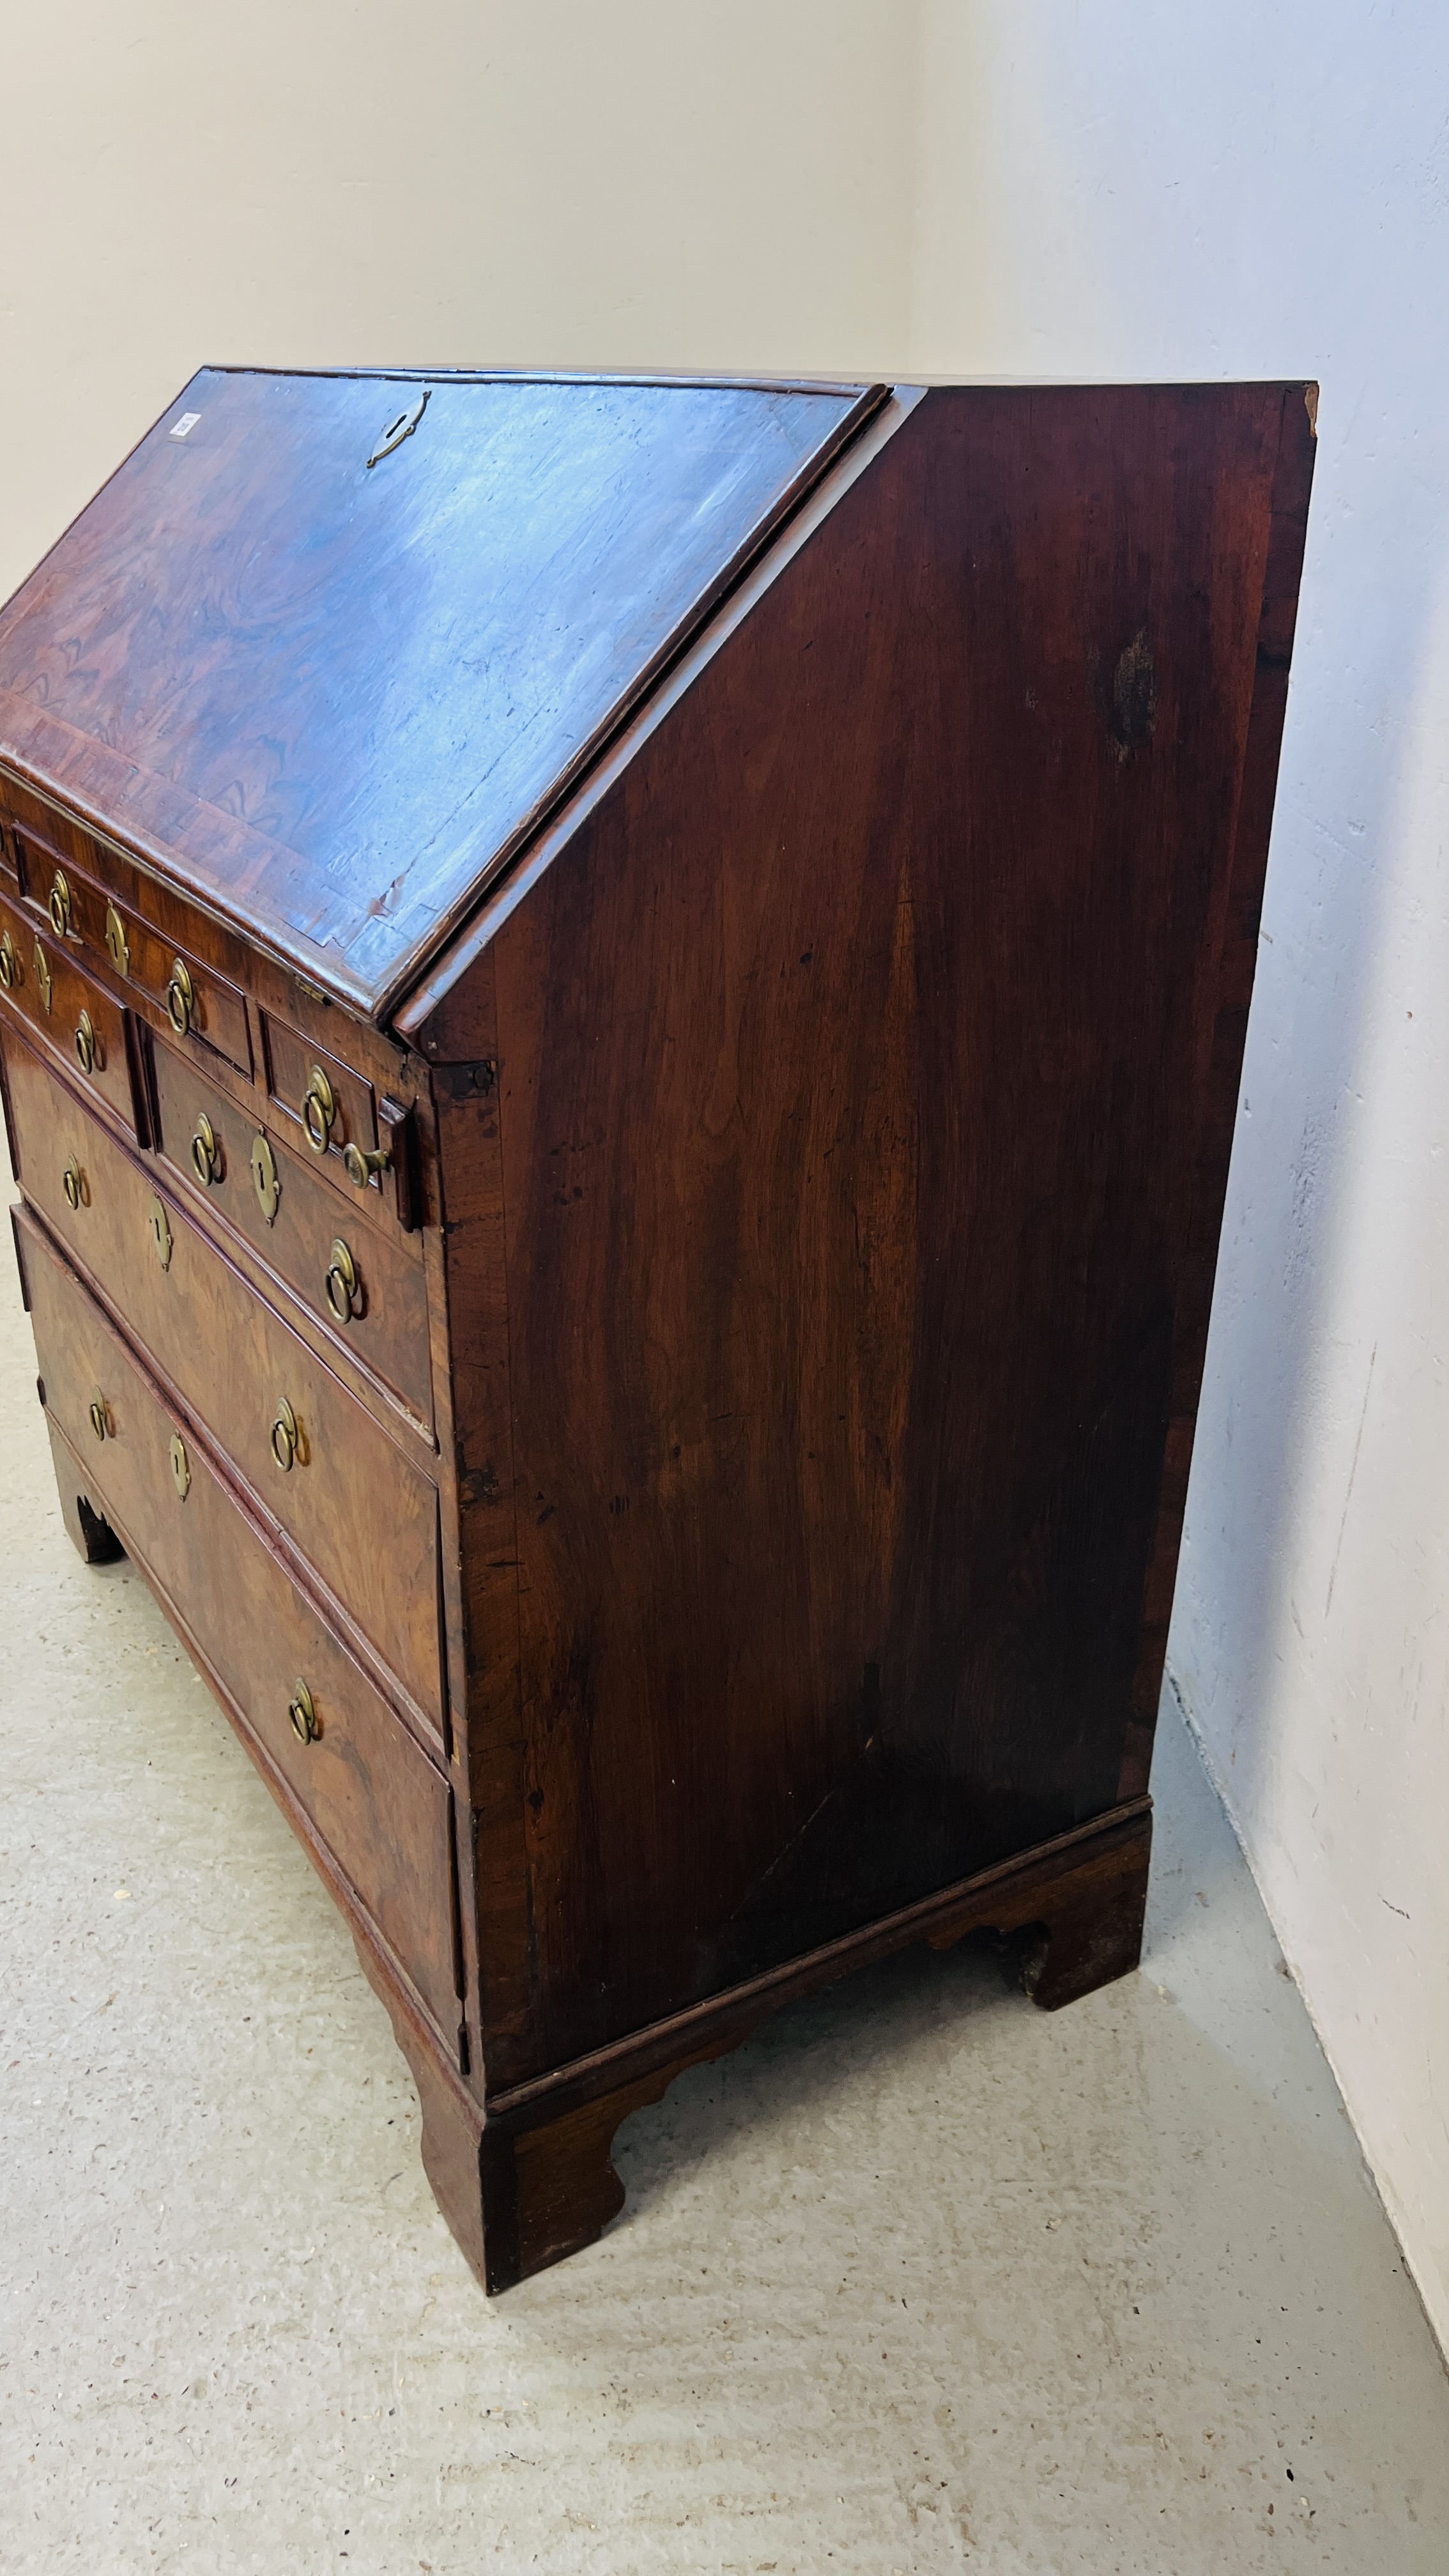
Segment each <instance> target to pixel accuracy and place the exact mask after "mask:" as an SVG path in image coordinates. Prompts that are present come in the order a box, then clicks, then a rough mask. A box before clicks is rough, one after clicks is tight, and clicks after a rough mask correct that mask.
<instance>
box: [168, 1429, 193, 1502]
mask: <svg viewBox="0 0 1449 2576" xmlns="http://www.w3.org/2000/svg"><path fill="white" fill-rule="evenodd" d="M171 1482H172V1484H173V1485H174V1486H175V1488H176V1491H177V1494H178V1495H179V1497H180V1499H181V1501H182V1502H183V1503H184V1502H185V1500H186V1497H187V1495H188V1494H189V1493H190V1491H191V1460H190V1459H189V1458H188V1457H187V1454H186V1443H185V1441H184V1440H183V1439H182V1437H181V1434H180V1432H179V1431H173V1432H172V1434H171Z"/></svg>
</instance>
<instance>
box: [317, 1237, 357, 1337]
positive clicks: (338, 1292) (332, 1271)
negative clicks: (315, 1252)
mask: <svg viewBox="0 0 1449 2576" xmlns="http://www.w3.org/2000/svg"><path fill="white" fill-rule="evenodd" d="M323 1284H324V1286H325V1289H326V1292H327V1303H328V1305H329V1306H330V1307H331V1309H332V1312H333V1314H334V1315H335V1316H336V1318H337V1321H338V1323H339V1324H350V1323H351V1321H352V1319H353V1316H354V1315H360V1314H361V1312H362V1280H361V1278H360V1276H359V1274H358V1268H357V1264H356V1262H355V1261H354V1260H353V1258H352V1253H351V1250H350V1248H349V1247H348V1245H347V1244H345V1243H344V1242H343V1240H342V1237H341V1235H340V1234H339V1235H338V1236H337V1238H336V1241H335V1242H334V1243H333V1246H332V1249H331V1251H330V1253H329V1254H328V1256H327V1277H326V1280H325V1281H324V1283H323Z"/></svg>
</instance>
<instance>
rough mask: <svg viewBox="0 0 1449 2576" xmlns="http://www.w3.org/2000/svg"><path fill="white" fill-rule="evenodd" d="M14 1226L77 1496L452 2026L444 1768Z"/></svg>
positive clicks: (92, 1315) (29, 1238)
mask: <svg viewBox="0 0 1449 2576" xmlns="http://www.w3.org/2000/svg"><path fill="white" fill-rule="evenodd" d="M17 1222H18V1231H19V1234H20V1237H21V1241H22V1258H23V1262H24V1268H25V1276H26V1284H27V1286H28V1289H29V1292H30V1305H31V1314H32V1318H33V1322H34V1327H35V1343H36V1351H37V1355H38V1358H39V1362H40V1371H41V1384H42V1387H43V1389H44V1402H45V1407H46V1411H47V1413H48V1414H49V1416H50V1419H51V1422H52V1424H53V1425H54V1426H55V1428H56V1429H57V1430H58V1431H59V1432H60V1433H61V1435H62V1436H63V1438H64V1440H65V1442H66V1444H67V1448H68V1450H69V1451H70V1453H71V1455H72V1459H73V1462H74V1473H75V1475H76V1477H77V1479H78V1484H77V1488H76V1490H77V1491H78V1492H80V1493H83V1494H84V1495H85V1497H86V1499H87V1500H88V1501H89V1502H90V1503H91V1505H92V1508H93V1509H95V1510H97V1511H99V1512H100V1513H102V1514H103V1516H104V1517H105V1518H106V1519H107V1520H108V1521H110V1523H111V1524H112V1526H113V1528H114V1529H115V1530H116V1532H117V1534H118V1535H119V1536H120V1537H121V1538H122V1540H123V1541H124V1543H125V1545H126V1546H127V1548H129V1549H130V1550H131V1551H132V1553H133V1554H134V1555H135V1556H137V1557H138V1559H139V1560H140V1562H141V1563H142V1564H143V1565H144V1566H145V1567H146V1568H147V1569H148V1571H149V1572H150V1573H151V1574H152V1575H153V1576H154V1578H155V1580H156V1582H157V1583H158V1584H159V1586H160V1588H161V1590H162V1592H163V1593H164V1594H165V1595H166V1597H167V1599H168V1600H169V1601H170V1603H171V1604H172V1605H173V1607H174V1608H175V1610H176V1612H177V1614H178V1616H179V1617H180V1619H181V1620H182V1621H183V1623H184V1625H185V1627H186V1628H187V1629H188V1630H189V1631H190V1634H191V1636H192V1638H193V1639H194V1641H195V1644H196V1646H197V1647H198V1648H199V1650H200V1652H201V1654H202V1656H203V1657H204V1659H205V1660H206V1662H207V1663H209V1664H210V1666H211V1668H212V1670H213V1672H214V1673H215V1674H216V1677H217V1679H218V1680H219V1681H220V1682H221V1683H222V1684H223V1686H224V1688H225V1689H226V1691H227V1692H228V1693H229V1695H230V1697H231V1698H232V1699H233V1701H234V1702H235V1703H236V1705H237V1706H238V1707H239V1708H240V1710H241V1712H242V1714H243V1716H244V1717H245V1719H246V1721H247V1723H248V1725H249V1726H250V1727H251V1728H252V1730H253V1732H254V1733H255V1735H256V1736H257V1738H258V1740H259V1742H260V1743H261V1744H262V1746H263V1747H264V1748H265V1750H266V1752H267V1753H268V1754H269V1755H270V1757H271V1760H272V1762H273V1764H274V1765H275V1767H276V1769H277V1770H278V1771H279V1772H280V1773H281V1774H282V1776H283V1778H284V1779H285V1781H286V1783H287V1786H288V1787H289V1788H290V1790H291V1791H292V1794H293V1796H294V1797H295V1798H296V1800H297V1802H298V1804H299V1805H300V1806H301V1807H302V1808H303V1809H304V1811H305V1813H306V1814H307V1816H308V1817H309V1819H310V1820H311V1823H312V1825H313V1827H314V1829H315V1831H316V1832H317V1834H318V1835H319V1836H320V1838H321V1840H322V1841H323V1842H324V1843H325V1844H326V1846H327V1848H328V1850H329V1851H330V1852H331V1853H332V1855H333V1857H334V1858H335V1860H336V1861H337V1863H338V1865H339V1867H340V1869H341V1871H342V1873H343V1876H344V1877H345V1878H346V1879H347V1881H348V1883H349V1885H350V1886H351V1887H352V1888H353V1889H354V1890H355V1891H356V1893H357V1895H358V1896H359V1897H360V1899H361V1901H362V1903H363V1905H364V1906H365V1907H366V1909H367V1911H368V1913H369V1914H370V1915H371V1916H372V1918H373V1920H374V1921H375V1922H376V1924H377V1925H378V1927H379V1929H380V1930H381V1932H382V1934H383V1936H384V1938H385V1939H386V1940H387V1942H388V1943H389V1944H390V1946H391V1948H392V1949H393V1950H394V1951H395V1952H396V1954H397V1956H398V1958H399V1959H400V1960H401V1962H402V1964H403V1966H404V1967H405V1968H406V1970H407V1972H408V1974H409V1976H410V1977H411V1978H412V1979H413V1981H414V1983H415V1984H416V1986H417V1988H418V1991H419V1993H420V1994H421V1995H422V1997H423V1999H424V2001H425V2002H426V2003H427V2004H428V2005H429V2006H430V2007H431V2009H432V2011H433V2013H434V2014H435V2016H436V2017H437V2019H438V2021H439V2023H440V2024H441V2025H442V2027H443V2029H444V2030H445V2031H452V2030H455V2029H456V2027H457V2020H458V2009H457V1993H458V1974H457V1948H456V1941H455V1933H454V1905H453V1894H452V1888H453V1869H452V1848H451V1833H452V1827H451V1792H450V1790H449V1787H448V1783H447V1781H446V1779H445V1778H444V1777H443V1776H442V1775H441V1774H440V1772H439V1771H438V1770H437V1769H436V1768H435V1766H434V1765H433V1763H431V1762H430V1761H429V1759H428V1757H427V1754H426V1753H425V1752H424V1751H423V1749H422V1748H421V1746H420V1745H419V1744H418V1743H417V1742H416V1741H415V1739H414V1738H413V1737H412V1736H411V1735H410V1734H409V1733H408V1731H407V1729H406V1728H405V1727H404V1726H403V1725H402V1724H401V1723H400V1721H399V1720H398V1719H397V1718H396V1717H395V1716H394V1715H393V1713H392V1711H391V1710H390V1709H389V1708H388V1707H387V1705H386V1703H385V1702H384V1701H383V1700H382V1699H380V1698H379V1696H378V1694H377V1693H376V1691H374V1690H373V1688H372V1686H371V1684H370V1683H369V1682H368V1681H367V1679H366V1677H365V1676H364V1674H363V1673H362V1672H361V1671H360V1670H359V1668H358V1666H357V1665H356V1664H355V1663H354V1661H353V1660H352V1657H351V1656H350V1655H349V1654H347V1652H346V1651H345V1649H344V1648H343V1647H342V1646H341V1645H340V1644H339V1642H338V1641H337V1639H336V1638H335V1637H333V1636H332V1635H331V1634H330V1633H329V1632H328V1630H327V1628H326V1627H325V1626H324V1625H323V1623H322V1622H321V1620H320V1619H319V1618H318V1616H317V1614H316V1612H315V1610H314V1609H313V1607H312V1605H311V1604H310V1603H309V1602H308V1601H307V1600H306V1599H305V1598H304V1596H303V1595H302V1594H301V1593H300V1592H299V1591H298V1590H297V1588H296V1586H295V1585H294V1584H293V1583H292V1582H291V1581H290V1580H289V1579H288V1576H287V1574H286V1572H285V1570H284V1569H283V1567H282V1566H281V1565H280V1564H279V1563H278V1562H277V1559H276V1558H275V1557H274V1556H273V1555H272V1554H271V1552H270V1551H269V1549H268V1548H267V1546H266V1543H265V1541H264V1540H263V1538H262V1537H261V1535H260V1534H259V1532H258V1531H257V1530H256V1529H255V1528H254V1527H253V1526H252V1524H251V1523H250V1521H249V1520H248V1519H247V1518H246V1516H245V1514H244V1513H243V1512H242V1511H240V1510H239V1509H238V1507H237V1505H236V1504H235V1503H234V1502H233V1501H232V1500H231V1498H230V1497H229V1495H228V1494H227V1493H226V1491H225V1489H224V1487H223V1486H222V1484H221V1483H220V1482H219V1480H218V1479H217V1477H216V1476H215V1475H214V1474H213V1472H212V1470H211V1468H210V1467H209V1466H208V1465H207V1463H206V1462H205V1460H204V1459H203V1458H202V1457H201V1456H200V1454H199V1452H198V1450H197V1447H196V1443H195V1440H194V1439H192V1440H191V1441H188V1440H187V1438H186V1436H185V1433H184V1431H183V1430H182V1429H181V1428H180V1427H179V1426H178V1425H177V1423H176V1422H175V1421H174V1420H172V1419H171V1418H170V1417H169V1416H168V1415H167V1413H166V1412H165V1411H164V1409H163V1407H162V1405H161V1404H160V1402H159V1401H158V1399H157V1397H156V1395H155V1394H154V1392H153V1391H152V1389H151V1387H150V1386H149V1385H148V1383H147V1382H146V1380H145V1379H144V1378H143V1376H142V1375H141V1373H140V1372H139V1370H138V1369H137V1368H136V1367H135V1366H134V1365H133V1363H132V1361H131V1359H130V1357H129V1355H128V1353H127V1352H126V1349H125V1347H124V1345H123V1343H122V1342H121V1340H120V1337H119V1335H118V1334H116V1333H115V1331H114V1330H113V1329H112V1328H111V1326H110V1325H109V1324H108V1323H107V1322H106V1320H105V1318H104V1317H103V1316H102V1315H101V1313H100V1311H99V1309H98V1308H97V1307H96V1306H95V1304H94V1303H93V1301H92V1300H91V1299H90V1298H89V1297H88V1296H87V1294H86V1292H85V1289H84V1288H83V1286H82V1284H81V1282H80V1281H79V1280H78V1279H77V1278H76V1277H75V1275H74V1273H73V1272H71V1271H69V1270H67V1269H65V1268H64V1267H63V1266H62V1265H61V1263H60V1262H59V1261H58V1260H57V1259H56V1257H55V1255H54V1253H53V1252H52V1251H51V1250H50V1247H49V1246H48V1245H47V1244H46V1242H45V1239H44V1237H43V1236H42V1235H41V1233H40V1231H39V1228H38V1227H37V1226H36V1225H35V1224H34V1222H33V1220H31V1219H29V1218H28V1217H26V1216H25V1215H24V1214H21V1215H20V1216H19V1217H18V1221H17ZM62 1463H63V1462H62Z"/></svg>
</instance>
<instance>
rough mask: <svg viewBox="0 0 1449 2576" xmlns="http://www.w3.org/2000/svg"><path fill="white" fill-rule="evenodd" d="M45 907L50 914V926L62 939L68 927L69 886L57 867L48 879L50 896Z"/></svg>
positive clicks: (58, 937)
mask: <svg viewBox="0 0 1449 2576" xmlns="http://www.w3.org/2000/svg"><path fill="white" fill-rule="evenodd" d="M45 909H46V911H47V912H48V913H49V915H50V926H51V929H52V930H53V931H54V932H55V935H56V938H57V939H64V938H65V937H66V934H67V933H68V931H69V929H70V887H69V886H68V885H67V883H66V880H65V877H64V875H63V874H62V872H61V870H60V869H59V868H57V869H56V872H55V874H54V876H53V877H52V878H51V880H50V896H49V899H48V901H47V903H46V907H45Z"/></svg>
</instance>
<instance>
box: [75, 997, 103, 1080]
mask: <svg viewBox="0 0 1449 2576" xmlns="http://www.w3.org/2000/svg"><path fill="white" fill-rule="evenodd" d="M75 1051H76V1055H77V1057H78V1058H79V1061H80V1069H81V1071H82V1073H94V1072H95V1069H96V1067H97V1065H99V1064H104V1062H105V1054H104V1050H103V1049H102V1046H101V1042H100V1039H99V1038H98V1037H97V1036H96V1032H95V1024H94V1022H93V1021H92V1019H91V1015H90V1013H89V1011H82V1013H81V1015H80V1018H79V1019H78V1020H77V1022H76V1030H75Z"/></svg>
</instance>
